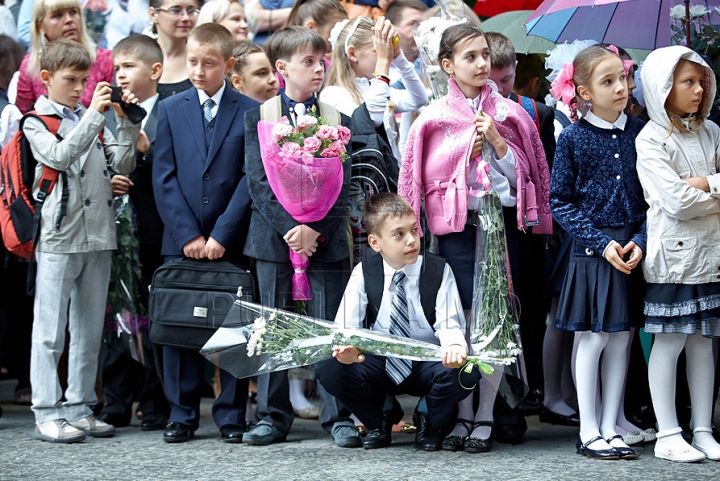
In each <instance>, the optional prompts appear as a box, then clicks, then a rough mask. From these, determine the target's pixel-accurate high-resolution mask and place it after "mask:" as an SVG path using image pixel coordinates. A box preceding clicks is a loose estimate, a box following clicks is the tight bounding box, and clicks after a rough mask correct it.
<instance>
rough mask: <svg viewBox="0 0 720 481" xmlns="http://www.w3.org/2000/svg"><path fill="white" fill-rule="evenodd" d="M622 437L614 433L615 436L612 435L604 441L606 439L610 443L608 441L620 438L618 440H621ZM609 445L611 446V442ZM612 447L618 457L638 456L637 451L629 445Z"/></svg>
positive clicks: (631, 457)
mask: <svg viewBox="0 0 720 481" xmlns="http://www.w3.org/2000/svg"><path fill="white" fill-rule="evenodd" d="M622 438H623V437H622V436H621V435H620V434H616V435H615V436H613V437H611V438H609V439H606V440H605V441H607V443H608V444H610V441H612V440H613V439H620V441H622ZM610 446H612V444H610ZM613 449H614V450H615V451H617V452H618V455H619V456H620V459H637V458H638V457H639V456H640V455H639V454H638V452H637V451H635V450H634V449H633V448H631V447H627V448H626V447H617V446H613Z"/></svg>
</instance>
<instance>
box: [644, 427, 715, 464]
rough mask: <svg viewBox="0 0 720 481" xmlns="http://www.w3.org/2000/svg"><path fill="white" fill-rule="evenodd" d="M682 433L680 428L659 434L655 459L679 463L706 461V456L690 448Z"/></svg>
mask: <svg viewBox="0 0 720 481" xmlns="http://www.w3.org/2000/svg"><path fill="white" fill-rule="evenodd" d="M681 433H682V428H680V427H677V428H675V429H668V430H667V431H660V432H659V433H657V443H655V457H656V458H660V459H667V460H668V461H675V462H678V463H696V462H698V461H703V460H705V455H704V454H703V453H702V452H700V451H698V450H697V449H695V448H694V447H692V446H690V445H689V444H688V443H687V442H686V441H685V439H683V437H682V434H681Z"/></svg>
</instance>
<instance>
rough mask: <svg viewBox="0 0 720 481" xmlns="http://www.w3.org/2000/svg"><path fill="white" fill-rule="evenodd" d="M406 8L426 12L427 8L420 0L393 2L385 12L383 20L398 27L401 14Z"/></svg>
mask: <svg viewBox="0 0 720 481" xmlns="http://www.w3.org/2000/svg"><path fill="white" fill-rule="evenodd" d="M406 8H412V9H413V10H420V11H421V12H427V9H428V6H427V5H426V4H425V3H424V2H422V1H420V0H393V2H392V3H391V4H390V5H389V6H388V8H387V10H385V18H387V19H388V20H390V23H392V24H393V25H398V24H399V23H400V21H401V20H402V13H403V11H404V10H405V9H406Z"/></svg>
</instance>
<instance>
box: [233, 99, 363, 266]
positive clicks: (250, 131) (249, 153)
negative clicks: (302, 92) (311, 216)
mask: <svg viewBox="0 0 720 481" xmlns="http://www.w3.org/2000/svg"><path fill="white" fill-rule="evenodd" d="M281 104H282V114H283V115H286V116H289V115H290V112H289V111H288V108H287V105H285V102H281ZM341 117H342V121H341V123H342V125H344V126H345V127H347V128H350V118H349V117H347V116H346V115H341ZM259 121H260V108H259V107H258V108H255V109H253V110H250V111H249V112H247V113H246V114H245V131H246V133H247V135H246V136H245V168H246V169H247V182H248V191H249V192H250V198H251V199H252V205H251V208H252V214H251V217H250V228H249V231H248V237H247V242H246V244H245V255H247V256H250V257H254V258H255V259H260V260H263V261H270V262H289V257H288V245H287V244H286V243H285V241H284V240H283V236H284V235H285V234H287V232H288V231H289V230H290V229H292V228H293V227H295V226H297V225H299V224H300V223H299V222H298V221H296V220H295V219H293V218H292V216H291V215H290V214H288V212H287V211H286V210H285V209H284V208H283V206H282V205H281V204H280V202H279V201H278V200H277V198H276V197H275V194H273V191H272V189H271V188H270V184H269V183H268V179H267V175H266V174H265V167H264V166H263V161H262V158H261V156H260V144H259V142H258V136H257V125H258V122H259ZM348 148H349V144H348ZM350 153H351V152H348V158H347V159H346V160H345V162H344V164H343V176H344V178H343V187H342V190H341V191H340V196H339V197H338V199H337V201H335V204H334V205H333V206H332V208H331V209H330V211H329V212H328V214H327V215H326V216H325V217H324V218H323V219H322V220H319V221H317V222H311V223H308V224H307V225H308V226H310V227H311V228H312V229H314V230H316V231H318V232H320V234H321V235H322V237H323V238H324V239H325V241H324V242H321V243H319V246H318V250H317V252H315V254H313V256H312V261H313V262H316V261H317V262H337V261H341V260H343V259H347V258H348V257H350V250H349V247H348V238H347V231H346V229H345V211H346V210H347V197H348V192H349V189H350V164H351V161H350Z"/></svg>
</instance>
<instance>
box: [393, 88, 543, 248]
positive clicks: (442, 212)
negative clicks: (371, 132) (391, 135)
mask: <svg viewBox="0 0 720 481" xmlns="http://www.w3.org/2000/svg"><path fill="white" fill-rule="evenodd" d="M480 103H481V108H482V110H483V112H485V113H486V114H488V115H490V116H492V117H493V121H494V122H495V125H496V127H497V129H498V132H500V135H502V137H503V138H504V139H505V141H506V142H507V144H508V147H509V148H510V149H512V151H513V154H514V156H515V171H516V173H517V177H518V180H517V226H518V229H520V230H522V231H525V229H526V227H528V226H533V227H532V232H533V233H534V234H551V233H552V217H551V215H550V205H549V201H548V199H549V191H550V172H549V169H548V164H547V160H546V159H545V152H544V150H543V147H542V142H541V141H540V134H539V133H538V131H537V128H536V127H535V123H534V122H533V120H532V119H531V118H530V116H529V115H528V113H527V112H525V110H523V108H522V107H521V106H520V105H518V104H517V103H515V102H513V101H511V100H508V99H505V98H503V97H502V96H501V95H500V94H498V93H497V87H496V86H495V84H494V83H493V82H492V81H488V83H487V84H486V85H485V86H484V87H483V88H482V90H481V101H480ZM501 104H504V105H501ZM474 117H475V115H474V114H473V112H472V109H471V108H470V106H469V105H468V103H467V100H466V98H465V95H464V94H463V93H462V91H460V88H459V87H458V86H457V84H456V83H455V81H454V80H453V79H450V81H449V93H448V94H447V95H446V96H444V97H443V98H441V99H439V100H437V101H435V102H433V103H431V104H430V105H429V106H427V107H426V108H425V110H423V112H422V114H421V115H420V117H418V119H417V120H416V121H415V122H414V123H413V125H412V128H411V129H410V133H409V134H408V139H407V143H406V145H405V152H404V155H403V162H402V167H401V169H400V178H399V182H398V194H400V195H401V196H403V197H405V198H406V199H407V200H408V201H409V202H410V204H411V205H412V207H413V210H414V211H415V215H416V216H417V217H418V225H419V215H420V201H421V199H422V198H423V197H424V199H425V212H426V215H427V221H428V227H429V229H430V231H431V232H432V233H433V234H434V235H443V234H449V233H451V232H462V231H463V229H464V228H465V223H466V221H467V205H468V203H467V196H468V189H467V171H468V167H469V164H470V162H469V161H470V153H471V152H472V146H473V144H474V142H475V137H476V135H477V131H476V129H475V125H474V124H473V122H472V120H473V118H474Z"/></svg>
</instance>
